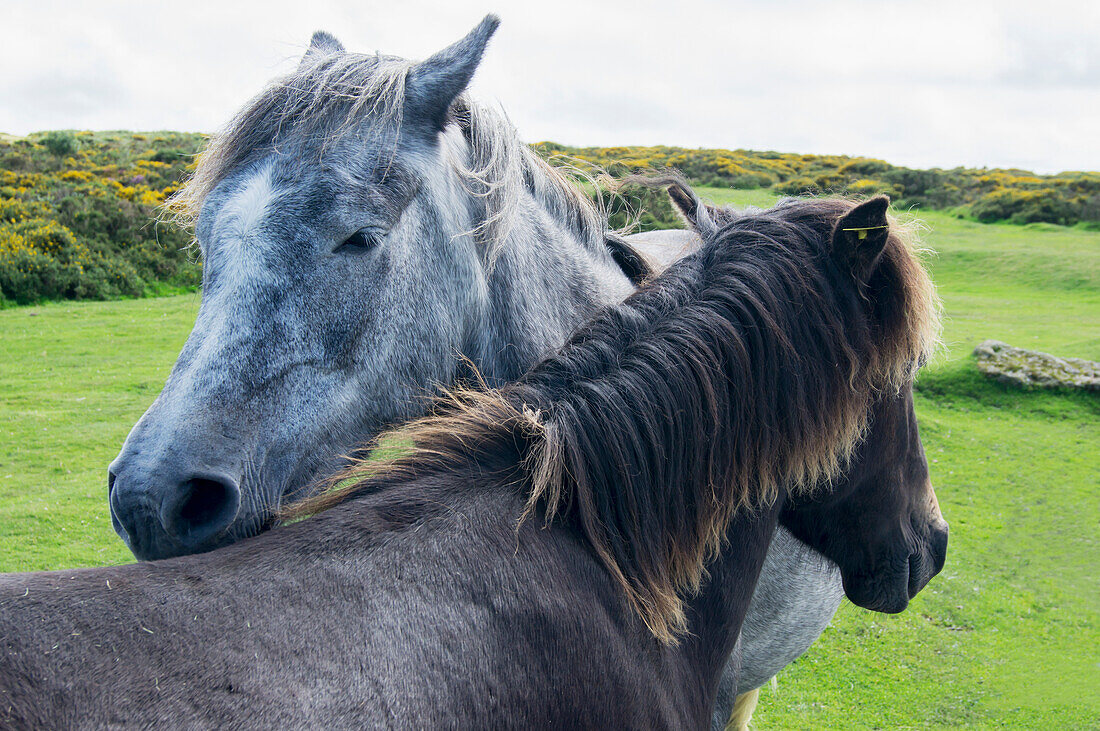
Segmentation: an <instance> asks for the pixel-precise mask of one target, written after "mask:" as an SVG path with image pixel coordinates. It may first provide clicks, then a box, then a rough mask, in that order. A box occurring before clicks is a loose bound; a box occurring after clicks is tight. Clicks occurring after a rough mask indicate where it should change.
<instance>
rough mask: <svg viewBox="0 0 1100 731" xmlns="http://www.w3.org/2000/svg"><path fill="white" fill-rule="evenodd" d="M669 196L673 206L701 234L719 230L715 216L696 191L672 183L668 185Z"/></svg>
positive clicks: (706, 234) (705, 234)
mask: <svg viewBox="0 0 1100 731" xmlns="http://www.w3.org/2000/svg"><path fill="white" fill-rule="evenodd" d="M668 197H669V200H671V201H672V207H673V208H675V209H676V212H677V213H679V214H680V217H681V218H683V219H684V223H686V224H687V225H688V227H689V228H691V229H693V230H694V231H696V232H697V233H698V234H699V235H701V236H709V235H710V234H712V233H714V232H715V231H717V230H718V227H717V225H716V224H715V223H714V217H713V216H711V214H710V209H709V208H708V207H707V205H706V204H705V203H703V202H702V201H701V200H699V196H697V195H695V191H693V190H692V189H691V188H687V187H685V186H683V185H680V184H679V183H675V182H674V183H671V184H670V185H669V186H668Z"/></svg>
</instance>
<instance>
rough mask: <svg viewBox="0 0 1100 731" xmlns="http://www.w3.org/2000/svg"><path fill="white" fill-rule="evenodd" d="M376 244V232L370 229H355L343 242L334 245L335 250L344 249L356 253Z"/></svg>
mask: <svg viewBox="0 0 1100 731" xmlns="http://www.w3.org/2000/svg"><path fill="white" fill-rule="evenodd" d="M377 244H378V234H376V233H373V232H371V231H356V232H355V233H353V234H352V235H351V236H348V237H347V238H346V239H345V240H344V242H343V243H341V244H340V245H339V246H337V247H336V251H346V252H348V253H352V254H357V253H360V252H364V251H367V250H368V249H372V248H374V246H375V245H377Z"/></svg>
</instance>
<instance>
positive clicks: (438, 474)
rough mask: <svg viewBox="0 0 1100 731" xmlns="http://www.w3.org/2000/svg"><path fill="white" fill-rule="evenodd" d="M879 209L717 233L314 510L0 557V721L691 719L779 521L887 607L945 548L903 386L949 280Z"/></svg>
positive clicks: (783, 213) (703, 720)
mask: <svg viewBox="0 0 1100 731" xmlns="http://www.w3.org/2000/svg"><path fill="white" fill-rule="evenodd" d="M885 212H886V202H885V200H884V199H875V200H872V201H869V202H867V203H865V204H861V205H858V206H853V205H852V204H847V203H840V202H828V201H802V202H793V203H788V204H785V205H782V206H780V207H777V208H776V209H773V210H771V211H768V212H764V213H762V214H759V215H755V216H745V217H741V218H738V219H737V220H736V221H734V222H731V223H729V224H728V225H726V226H725V227H723V228H722V229H721V230H708V231H707V232H706V234H707V235H706V243H705V244H704V246H703V248H702V249H701V250H700V251H699V252H698V253H696V254H693V255H692V256H690V257H688V258H686V259H684V260H682V261H680V262H678V263H677V264H676V265H674V266H673V267H672V268H671V269H670V270H669V271H667V272H666V273H665V274H664V275H662V276H661V277H660V278H659V279H657V280H656V281H655V282H653V283H652V284H651V285H649V286H647V287H644V288H643V289H642V290H641V291H640V292H639V293H638V294H636V295H634V296H632V297H631V298H630V299H629V300H627V301H626V302H625V303H624V304H622V305H620V306H617V307H613V308H610V309H608V310H606V311H605V312H603V313H602V314H601V315H599V316H598V317H597V318H596V319H595V320H593V321H592V322H590V323H589V324H588V325H587V326H585V327H584V328H583V329H582V330H581V331H580V332H579V333H577V334H576V335H575V336H574V337H573V339H572V340H571V341H570V342H569V343H568V344H567V345H566V346H565V347H563V348H562V349H561V350H560V352H558V353H557V354H555V355H553V356H551V357H549V358H548V359H547V360H545V361H544V362H543V363H541V364H540V365H539V366H537V367H536V368H535V369H534V370H533V371H532V372H531V373H529V374H528V375H527V376H526V377H525V378H524V379H523V380H522V381H520V382H519V383H518V384H514V385H511V386H507V387H505V388H502V389H500V390H496V391H488V392H485V391H482V392H477V391H471V392H460V393H456V394H452V395H451V396H450V397H448V398H447V399H445V400H444V401H442V402H441V403H440V404H439V405H438V407H437V410H436V413H435V415H433V416H431V417H428V418H427V419H424V420H421V421H419V422H415V423H414V424H413V425H411V426H410V427H408V428H407V429H405V430H404V436H405V438H407V439H409V440H411V441H412V443H413V445H414V446H413V448H412V450H411V451H410V453H409V454H408V455H406V456H404V457H402V458H400V459H398V460H396V461H393V462H390V463H388V464H383V465H377V464H366V465H363V466H362V468H361V470H360V473H359V474H358V475H357V476H356V480H355V482H354V484H351V485H345V486H343V487H341V488H340V489H338V490H335V491H333V492H331V493H330V494H328V495H327V496H326V497H325V498H323V499H322V500H319V501H314V502H313V503H312V504H310V505H308V506H306V508H305V510H307V511H313V510H318V509H321V508H326V509H325V510H323V511H322V512H320V513H319V514H317V515H315V516H314V517H312V518H310V519H308V520H304V521H300V522H297V523H294V524H291V525H288V526H285V527H282V528H280V529H278V530H275V531H271V532H269V533H266V534H264V535H262V536H259V537H257V538H254V539H251V540H248V541H243V542H240V543H237V544H234V545H231V546H228V547H226V548H223V549H219V550H217V551H214V552H212V553H208V554H204V555H198V556H188V557H182V558H177V559H170V560H165V561H159V562H151V563H145V564H137V565H131V566H123V567H115V568H104V569H91V570H83V571H67V572H52V573H39V574H24V575H10V576H5V577H2V578H0V724H3V725H4V726H6V727H15V728H25V727H52V728H56V727H103V726H112V725H123V726H142V727H144V726H151V725H165V726H197V727H213V726H225V727H263V728H268V727H275V726H278V727H355V728H361V727H364V726H407V727H424V726H439V725H450V726H458V727H488V726H493V727H499V726H510V727H517V726H523V727H530V726H538V727H542V726H548V725H551V724H555V725H559V726H571V725H592V726H600V727H633V728H653V727H673V728H689V727H695V728H701V727H704V726H705V725H706V724H707V723H708V714H709V712H710V709H711V706H712V704H713V701H714V693H715V689H716V686H717V682H718V677H719V674H720V673H721V671H722V669H723V667H724V665H725V663H726V661H727V659H728V658H729V656H730V654H731V652H733V651H734V649H735V642H736V639H737V634H738V630H739V627H740V624H741V621H742V619H743V617H744V613H745V610H746V608H747V606H748V602H749V599H750V597H751V595H752V590H753V585H754V583H755V582H756V578H757V574H758V572H759V570H760V566H761V563H762V561H763V558H764V555H765V552H766V550H767V547H768V543H769V541H770V540H771V535H772V533H773V532H774V530H775V527H776V525H777V522H778V521H782V522H783V523H784V524H786V525H788V526H789V527H790V528H791V529H792V530H793V531H795V533H796V534H797V535H798V536H799V537H800V538H802V539H803V540H805V541H807V542H808V543H809V544H810V545H812V546H814V547H816V548H817V549H818V550H820V551H822V552H823V553H824V554H825V555H827V556H828V557H829V558H831V559H832V560H834V561H835V562H836V563H837V564H838V565H839V566H840V567H841V569H842V571H843V573H844V579H845V584H846V588H847V591H848V592H849V595H850V596H852V597H853V599H854V600H855V601H857V602H859V603H861V604H863V605H864V606H868V607H870V608H872V609H879V610H883V611H897V610H899V609H900V608H902V607H903V606H904V605H905V604H906V602H907V601H908V600H909V598H910V597H911V596H912V595H913V594H914V593H916V591H918V590H919V589H920V588H922V587H923V585H924V584H925V583H926V582H927V581H928V580H929V579H930V578H931V577H932V576H933V575H934V574H935V573H936V572H937V571H938V570H939V568H940V567H941V566H942V563H943V558H944V551H945V548H946V525H945V524H944V522H943V520H942V518H941V517H940V516H939V513H938V510H937V509H936V508H935V500H934V496H933V495H932V491H931V488H930V486H929V484H928V481H927V472H926V470H925V466H924V458H923V454H922V453H921V451H920V443H919V440H918V438H917V435H916V430H915V425H914V422H913V419H912V404H911V400H910V398H909V391H908V387H909V383H910V381H911V378H912V377H913V374H914V372H915V369H916V367H917V364H918V363H919V362H920V361H921V360H922V358H923V357H925V356H926V354H927V352H928V350H929V348H930V347H931V346H932V343H933V341H934V333H935V323H934V321H935V315H934V313H935V306H934V305H935V302H934V294H933V292H932V290H931V286H930V284H929V282H928V280H927V278H926V277H925V275H924V272H923V271H922V270H921V268H920V266H919V265H918V264H917V262H916V261H915V260H914V258H913V256H912V254H911V252H910V251H909V250H908V248H907V247H906V245H905V243H904V241H903V240H902V239H901V238H899V237H898V236H896V235H894V234H893V233H892V232H891V231H890V229H889V227H888V223H887V219H886V217H885ZM868 427H870V438H868V439H867V440H865V441H864V440H862V439H861V438H862V437H863V435H864V434H865V433H866V432H867V429H868ZM860 445H862V446H860ZM899 474H900V475H904V477H905V479H904V480H900V481H899V480H897V479H894V477H895V476H896V475H899Z"/></svg>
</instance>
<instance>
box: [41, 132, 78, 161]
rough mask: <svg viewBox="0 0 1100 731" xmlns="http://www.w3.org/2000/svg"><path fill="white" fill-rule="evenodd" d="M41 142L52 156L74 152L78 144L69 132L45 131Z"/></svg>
mask: <svg viewBox="0 0 1100 731" xmlns="http://www.w3.org/2000/svg"><path fill="white" fill-rule="evenodd" d="M42 144H43V145H45V146H46V149H47V150H49V151H50V154H51V155H53V156H54V157H65V156H66V155H72V154H73V153H74V152H76V151H77V150H78V149H79V148H80V145H79V143H77V141H76V137H74V136H73V135H72V134H71V133H70V132H47V133H46V136H45V137H44V138H43V139H42Z"/></svg>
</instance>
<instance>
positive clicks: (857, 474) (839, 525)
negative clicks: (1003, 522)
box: [781, 388, 947, 613]
mask: <svg viewBox="0 0 1100 731" xmlns="http://www.w3.org/2000/svg"><path fill="white" fill-rule="evenodd" d="M781 522H782V523H783V524H784V525H785V526H786V527H787V528H788V529H789V530H790V531H791V532H792V533H793V534H794V535H795V536H797V537H798V538H800V539H801V540H802V541H804V542H805V543H808V544H809V545H811V546H813V547H814V548H816V549H817V550H818V551H820V552H821V553H823V554H824V555H825V556H828V557H829V558H830V559H832V560H833V561H834V562H835V563H836V564H837V565H838V566H840V571H841V575H842V576H843V579H844V592H845V594H847V596H848V598H849V599H851V600H852V602H853V603H855V604H858V605H859V606H861V607H865V608H867V609H873V610H875V611H879V612H890V613H894V612H900V611H902V610H903V609H905V607H906V606H907V605H908V604H909V600H910V599H912V598H913V597H914V596H915V595H916V593H917V592H919V591H920V590H921V589H923V588H924V586H925V585H926V584H927V583H928V582H929V580H931V578H932V577H933V576H935V575H936V574H938V573H939V572H940V569H942V568H943V563H944V558H945V557H946V554H947V522H946V521H945V520H944V519H943V516H942V515H941V514H940V507H939V503H938V502H937V501H936V493H935V492H934V491H933V489H932V483H931V482H930V481H929V479H928V462H927V461H926V459H925V457H924V448H923V447H922V446H921V441H920V435H919V434H918V433H917V418H916V414H915V413H914V410H913V393H912V390H911V389H910V388H905V389H903V391H902V392H901V393H900V394H898V395H896V396H893V395H891V396H886V397H883V398H881V399H880V400H879V401H877V402H876V403H875V405H874V406H873V407H872V409H871V425H870V429H869V430H868V432H867V437H866V439H865V440H864V441H863V443H862V444H861V445H860V446H859V448H858V449H857V450H856V452H855V454H854V455H853V458H852V461H851V464H850V465H849V468H848V469H847V470H845V471H844V473H843V474H842V476H841V477H840V479H839V480H838V481H837V483H836V484H835V485H834V486H833V488H832V489H831V490H829V491H822V492H821V493H820V494H818V495H816V496H814V497H811V498H809V499H803V500H800V501H795V502H792V503H789V504H788V506H787V508H786V509H785V510H784V512H783V514H782V517H781Z"/></svg>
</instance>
